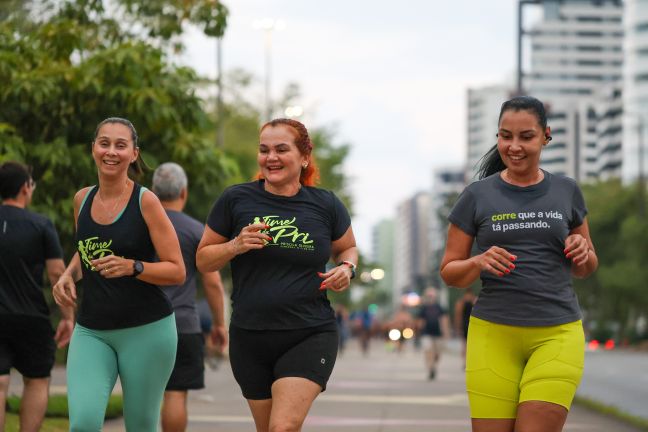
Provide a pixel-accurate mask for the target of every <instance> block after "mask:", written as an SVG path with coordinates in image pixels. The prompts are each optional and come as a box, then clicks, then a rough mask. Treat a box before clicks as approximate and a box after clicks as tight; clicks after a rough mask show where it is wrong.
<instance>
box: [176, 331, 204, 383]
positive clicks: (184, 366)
mask: <svg viewBox="0 0 648 432" xmlns="http://www.w3.org/2000/svg"><path fill="white" fill-rule="evenodd" d="M204 355H205V340H204V336H203V335H202V333H178V351H177V353H176V361H175V365H174V366H173V371H172V372H171V377H170V378H169V382H168V383H167V386H166V390H167V391H185V390H197V389H201V388H205V362H204Z"/></svg>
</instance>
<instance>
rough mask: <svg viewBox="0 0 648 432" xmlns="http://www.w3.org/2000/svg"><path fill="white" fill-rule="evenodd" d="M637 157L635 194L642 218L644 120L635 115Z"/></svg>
mask: <svg viewBox="0 0 648 432" xmlns="http://www.w3.org/2000/svg"><path fill="white" fill-rule="evenodd" d="M637 118H638V119H639V121H638V123H637V156H638V157H639V166H638V169H639V172H638V173H637V194H638V201H639V217H640V218H642V219H643V218H644V216H645V215H646V191H645V183H644V148H643V147H644V146H643V142H644V119H643V117H642V116H641V115H637Z"/></svg>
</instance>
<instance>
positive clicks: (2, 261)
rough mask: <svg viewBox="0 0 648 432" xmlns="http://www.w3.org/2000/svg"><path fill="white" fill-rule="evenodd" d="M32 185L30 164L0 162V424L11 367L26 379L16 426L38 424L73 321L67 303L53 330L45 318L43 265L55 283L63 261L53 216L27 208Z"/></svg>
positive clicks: (29, 427) (31, 428) (34, 428)
mask: <svg viewBox="0 0 648 432" xmlns="http://www.w3.org/2000/svg"><path fill="white" fill-rule="evenodd" d="M35 188H36V183H35V182H34V180H33V179H32V178H31V174H30V170H29V168H28V167H25V166H24V165H22V164H19V163H16V162H5V163H3V164H2V165H0V196H1V197H2V205H0V430H3V429H4V418H5V402H6V397H7V393H8V389H9V371H10V369H11V368H15V369H16V370H18V372H20V373H21V374H22V376H23V381H24V388H23V395H22V403H21V409H20V430H21V431H25V432H31V431H34V432H35V431H38V430H39V428H40V425H41V423H42V421H43V417H44V415H45V410H46V408H47V399H48V389H49V376H50V372H51V369H52V366H53V365H54V353H55V351H56V347H57V345H58V347H63V346H65V345H67V343H68V342H69V341H70V337H71V335H72V329H73V327H74V311H73V310H72V309H71V308H61V312H62V319H61V321H60V322H59V325H58V327H57V330H56V333H55V334H54V331H53V330H52V326H51V323H50V321H49V307H48V306H47V302H46V301H45V297H44V295H43V292H42V280H43V270H46V271H47V276H48V278H49V281H50V283H52V284H54V283H55V282H56V281H57V280H58V278H59V276H60V275H61V273H63V271H64V270H65V264H64V263H63V251H62V250H61V246H60V243H59V239H58V235H57V233H56V229H55V228H54V225H53V224H52V222H51V221H50V220H49V219H47V218H46V217H44V216H41V215H39V214H36V213H33V212H30V211H28V210H26V207H27V206H28V205H29V204H30V203H31V200H32V194H33V193H34V189H35Z"/></svg>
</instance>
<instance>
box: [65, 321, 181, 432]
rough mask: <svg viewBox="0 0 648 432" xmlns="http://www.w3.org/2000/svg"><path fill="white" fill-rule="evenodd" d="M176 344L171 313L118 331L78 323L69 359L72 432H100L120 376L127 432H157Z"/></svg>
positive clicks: (68, 374) (71, 342) (175, 332)
mask: <svg viewBox="0 0 648 432" xmlns="http://www.w3.org/2000/svg"><path fill="white" fill-rule="evenodd" d="M177 345H178V334H177V331H176V326H175V316H174V315H173V314H171V315H169V316H168V317H165V318H162V319H161V320H159V321H155V322H152V323H149V324H145V325H141V326H137V327H130V328H125V329H117V330H91V329H88V328H85V327H83V326H80V325H79V324H77V325H76V326H75V328H74V332H73V334H72V340H71V341H70V350H69V352H68V360H67V385H68V404H69V410H70V431H71V432H94V431H101V429H102V427H103V422H104V415H105V412H106V406H107V404H108V398H109V397H110V393H111V392H112V389H113V387H114V386H115V382H116V381H117V375H119V378H120V380H121V385H122V391H123V396H124V422H125V423H126V430H127V431H129V432H156V431H157V428H158V421H159V417H160V405H161V403H162V397H163V395H164V388H165V386H166V384H167V381H168V380H169V376H170V375H171V370H172V369H173V365H174V363H175V357H176V349H177Z"/></svg>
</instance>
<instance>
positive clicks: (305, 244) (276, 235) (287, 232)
mask: <svg viewBox="0 0 648 432" xmlns="http://www.w3.org/2000/svg"><path fill="white" fill-rule="evenodd" d="M296 222H297V218H296V217H292V218H289V219H283V218H281V217H280V216H274V215H270V216H262V217H255V218H254V222H252V223H265V224H266V225H268V226H269V227H270V228H269V229H266V230H261V232H262V233H264V234H267V235H269V236H270V237H272V240H270V241H268V242H267V243H266V246H278V247H280V248H283V249H299V250H306V251H312V250H315V244H314V243H315V241H314V240H311V239H310V238H309V237H310V233H307V232H302V231H300V230H299V227H298V226H297V223H296Z"/></svg>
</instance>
